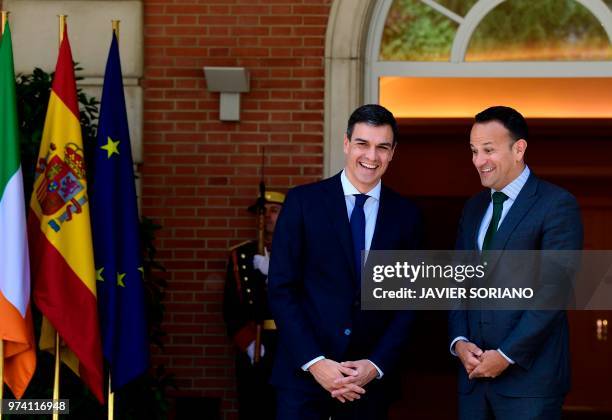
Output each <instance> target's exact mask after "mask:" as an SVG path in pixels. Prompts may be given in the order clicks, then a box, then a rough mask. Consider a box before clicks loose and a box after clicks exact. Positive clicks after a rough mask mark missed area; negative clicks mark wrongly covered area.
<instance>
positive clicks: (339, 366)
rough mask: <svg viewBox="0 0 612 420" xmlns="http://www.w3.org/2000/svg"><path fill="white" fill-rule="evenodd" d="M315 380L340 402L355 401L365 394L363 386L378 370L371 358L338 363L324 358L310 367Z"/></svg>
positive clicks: (374, 376)
mask: <svg viewBox="0 0 612 420" xmlns="http://www.w3.org/2000/svg"><path fill="white" fill-rule="evenodd" d="M308 370H309V371H310V373H311V374H312V376H313V377H314V378H315V380H316V381H317V382H318V383H319V384H320V385H321V386H322V387H323V388H324V389H325V390H326V391H328V392H329V393H330V394H331V396H332V397H333V398H336V399H337V400H338V401H340V402H343V403H344V402H346V401H354V400H358V399H359V398H361V395H363V394H365V392H366V391H365V389H364V388H363V387H364V386H365V385H366V384H368V383H369V382H370V381H371V380H372V379H374V378H376V376H377V374H378V372H377V370H376V368H375V367H374V365H373V364H372V363H371V362H370V361H369V360H357V361H347V362H342V363H338V362H336V361H334V360H331V359H322V360H319V361H318V362H316V363H315V364H313V365H312V366H310V367H309V368H308Z"/></svg>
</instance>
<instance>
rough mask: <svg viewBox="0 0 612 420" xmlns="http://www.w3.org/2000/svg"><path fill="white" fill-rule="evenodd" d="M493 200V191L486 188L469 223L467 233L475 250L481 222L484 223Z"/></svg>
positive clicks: (479, 197) (471, 247)
mask: <svg viewBox="0 0 612 420" xmlns="http://www.w3.org/2000/svg"><path fill="white" fill-rule="evenodd" d="M490 201H491V193H490V190H485V191H483V192H481V193H480V195H479V196H478V203H477V204H476V212H474V213H473V215H472V219H471V220H470V222H469V223H468V224H467V227H466V233H467V234H468V235H470V236H469V244H470V248H469V249H473V250H477V249H478V232H479V231H480V224H481V223H482V218H483V217H484V215H485V213H486V211H487V208H488V207H489V203H490Z"/></svg>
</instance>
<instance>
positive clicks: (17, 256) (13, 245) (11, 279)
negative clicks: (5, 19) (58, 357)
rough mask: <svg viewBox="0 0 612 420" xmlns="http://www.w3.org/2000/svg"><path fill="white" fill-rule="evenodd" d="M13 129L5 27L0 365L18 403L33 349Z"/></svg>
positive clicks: (0, 56)
mask: <svg viewBox="0 0 612 420" xmlns="http://www.w3.org/2000/svg"><path fill="white" fill-rule="evenodd" d="M17 127H18V126H17V109H16V96H15V70H14V68H13V48H12V46H11V31H10V29H9V25H8V23H7V24H6V27H5V30H4V34H3V35H2V42H1V43H0V340H2V342H3V355H2V356H3V358H4V360H0V363H4V378H3V380H4V382H5V383H6V384H7V385H8V386H9V388H11V391H13V394H14V395H15V397H17V398H21V396H22V395H23V392H24V391H25V389H26V387H27V386H28V383H29V382H30V379H32V375H34V370H35V369H36V348H35V346H34V332H33V329H32V313H31V311H30V261H29V257H28V238H27V234H26V218H25V208H24V204H25V203H24V199H23V175H22V172H21V160H20V157H19V130H18V128H17ZM0 386H2V381H0Z"/></svg>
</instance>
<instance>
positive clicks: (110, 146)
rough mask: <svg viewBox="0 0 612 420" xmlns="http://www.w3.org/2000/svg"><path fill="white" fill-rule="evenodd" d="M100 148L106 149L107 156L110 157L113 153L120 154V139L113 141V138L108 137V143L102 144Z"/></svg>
mask: <svg viewBox="0 0 612 420" xmlns="http://www.w3.org/2000/svg"><path fill="white" fill-rule="evenodd" d="M100 149H104V150H106V157H107V158H108V159H110V158H111V156H112V155H113V154H115V153H116V154H119V141H113V139H111V138H110V137H108V139H107V141H106V144H105V145H104V146H100Z"/></svg>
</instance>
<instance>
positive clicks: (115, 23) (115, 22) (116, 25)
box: [111, 19, 121, 41]
mask: <svg viewBox="0 0 612 420" xmlns="http://www.w3.org/2000/svg"><path fill="white" fill-rule="evenodd" d="M111 22H112V24H113V32H114V33H115V36H116V37H117V41H119V23H121V21H120V20H119V19H113V20H111Z"/></svg>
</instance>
